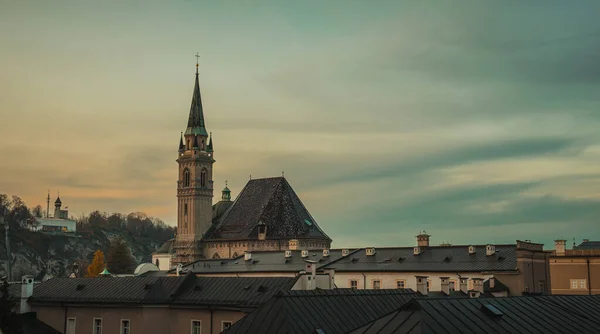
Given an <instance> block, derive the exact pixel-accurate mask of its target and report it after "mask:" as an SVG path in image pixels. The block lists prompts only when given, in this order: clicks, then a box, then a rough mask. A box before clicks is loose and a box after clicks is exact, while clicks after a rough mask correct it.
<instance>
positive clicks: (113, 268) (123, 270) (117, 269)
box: [107, 238, 136, 274]
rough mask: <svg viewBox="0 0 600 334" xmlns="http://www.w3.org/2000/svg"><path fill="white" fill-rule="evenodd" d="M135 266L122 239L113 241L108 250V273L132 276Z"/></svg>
mask: <svg viewBox="0 0 600 334" xmlns="http://www.w3.org/2000/svg"><path fill="white" fill-rule="evenodd" d="M135 265H136V263H135V259H134V258H133V256H131V252H130V251H129V247H127V244H125V242H124V241H123V239H120V238H119V239H115V240H113V241H112V242H111V243H110V248H109V250H108V263H107V267H108V271H109V272H110V273H111V274H132V273H133V270H134V269H135Z"/></svg>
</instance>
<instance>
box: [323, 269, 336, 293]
mask: <svg viewBox="0 0 600 334" xmlns="http://www.w3.org/2000/svg"><path fill="white" fill-rule="evenodd" d="M323 272H325V274H326V275H328V276H329V289H335V269H333V268H330V269H324V270H323Z"/></svg>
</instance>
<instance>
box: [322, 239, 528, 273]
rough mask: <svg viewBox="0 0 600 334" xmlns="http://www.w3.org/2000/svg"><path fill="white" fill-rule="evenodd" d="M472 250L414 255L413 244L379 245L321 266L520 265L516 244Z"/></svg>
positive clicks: (432, 268) (424, 250) (437, 268)
mask: <svg viewBox="0 0 600 334" xmlns="http://www.w3.org/2000/svg"><path fill="white" fill-rule="evenodd" d="M473 247H475V253H474V254H469V246H468V245H465V246H430V247H421V253H420V254H419V255H414V249H413V247H395V248H376V249H375V254H374V255H372V256H367V255H366V252H365V249H364V248H363V249H360V250H359V251H356V252H354V253H353V254H351V255H349V256H346V257H344V258H340V259H339V260H337V261H334V262H332V263H330V264H328V265H327V266H324V267H322V268H335V270H336V271H340V272H343V271H393V272H482V271H514V270H516V269H517V247H516V245H496V246H495V250H496V252H495V253H494V254H493V255H490V256H488V255H486V246H485V245H478V246H473Z"/></svg>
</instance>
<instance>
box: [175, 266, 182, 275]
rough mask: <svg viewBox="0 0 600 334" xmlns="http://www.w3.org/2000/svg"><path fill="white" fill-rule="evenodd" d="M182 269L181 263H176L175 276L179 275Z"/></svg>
mask: <svg viewBox="0 0 600 334" xmlns="http://www.w3.org/2000/svg"><path fill="white" fill-rule="evenodd" d="M182 269H183V265H182V264H181V263H179V264H177V269H176V271H177V276H179V275H181V270H182Z"/></svg>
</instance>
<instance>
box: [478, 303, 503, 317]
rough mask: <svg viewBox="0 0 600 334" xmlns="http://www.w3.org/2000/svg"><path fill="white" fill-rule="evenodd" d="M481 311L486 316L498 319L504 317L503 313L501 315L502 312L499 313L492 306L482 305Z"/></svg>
mask: <svg viewBox="0 0 600 334" xmlns="http://www.w3.org/2000/svg"><path fill="white" fill-rule="evenodd" d="M481 311H483V313H485V314H487V315H491V316H493V317H496V318H500V317H502V316H503V315H504V313H502V311H500V310H499V309H498V308H497V307H496V306H494V305H492V304H482V305H481Z"/></svg>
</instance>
